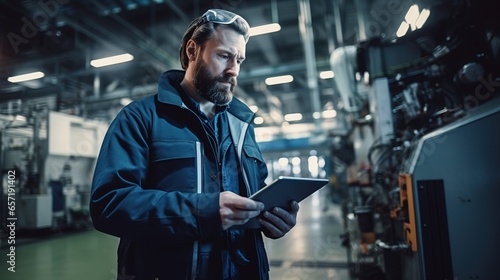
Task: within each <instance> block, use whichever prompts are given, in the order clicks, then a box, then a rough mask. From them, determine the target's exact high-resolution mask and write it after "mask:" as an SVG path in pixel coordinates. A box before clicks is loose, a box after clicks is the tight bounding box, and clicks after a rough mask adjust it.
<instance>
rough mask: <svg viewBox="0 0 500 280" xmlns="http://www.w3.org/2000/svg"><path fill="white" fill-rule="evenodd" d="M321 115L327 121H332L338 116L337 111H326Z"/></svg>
mask: <svg viewBox="0 0 500 280" xmlns="http://www.w3.org/2000/svg"><path fill="white" fill-rule="evenodd" d="M321 115H322V116H323V118H325V119H331V118H335V117H336V116H337V111H335V110H325V111H323V112H322V113H321Z"/></svg>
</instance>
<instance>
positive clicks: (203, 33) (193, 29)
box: [179, 13, 250, 70]
mask: <svg viewBox="0 0 500 280" xmlns="http://www.w3.org/2000/svg"><path fill="white" fill-rule="evenodd" d="M205 14H206V13H205ZM205 14H204V15H202V16H200V17H198V18H196V19H194V20H193V21H192V22H191V23H190V24H189V26H188V28H187V30H186V32H185V33H184V36H183V37H182V41H181V47H180V53H179V58H180V61H181V66H182V69H184V70H186V69H187V67H188V64H189V58H188V56H187V54H186V45H187V42H188V41H189V40H190V39H192V40H193V41H194V42H196V44H198V45H200V46H202V47H203V46H204V44H205V42H207V41H208V40H209V39H210V38H211V37H212V36H213V35H214V34H215V30H216V29H217V28H218V27H219V26H228V27H229V28H232V29H233V30H235V31H236V32H238V33H239V34H241V35H243V37H245V42H247V41H248V38H249V34H248V31H249V29H250V26H249V25H248V23H247V22H246V21H245V20H244V19H243V18H242V17H240V16H238V17H237V18H236V20H234V21H233V22H231V23H230V24H219V23H216V22H212V21H207V20H205V18H204V16H205Z"/></svg>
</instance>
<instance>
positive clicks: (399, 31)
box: [396, 21, 410, 37]
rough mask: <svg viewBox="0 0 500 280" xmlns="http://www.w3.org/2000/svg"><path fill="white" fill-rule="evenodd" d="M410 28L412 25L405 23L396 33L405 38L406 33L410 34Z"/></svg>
mask: <svg viewBox="0 0 500 280" xmlns="http://www.w3.org/2000/svg"><path fill="white" fill-rule="evenodd" d="M408 27H410V25H409V24H408V23H407V22H406V21H403V22H402V23H401V25H400V26H399V28H398V31H396V36H398V37H403V36H405V34H406V32H408Z"/></svg>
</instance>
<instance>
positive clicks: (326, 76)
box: [319, 71, 335, 80]
mask: <svg viewBox="0 0 500 280" xmlns="http://www.w3.org/2000/svg"><path fill="white" fill-rule="evenodd" d="M319 77H320V78H321V79H323V80H324V79H331V78H333V77H335V73H333V71H322V72H319Z"/></svg>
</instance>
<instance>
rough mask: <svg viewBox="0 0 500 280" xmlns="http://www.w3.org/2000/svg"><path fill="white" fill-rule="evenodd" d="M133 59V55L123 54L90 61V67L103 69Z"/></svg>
mask: <svg viewBox="0 0 500 280" xmlns="http://www.w3.org/2000/svg"><path fill="white" fill-rule="evenodd" d="M133 59H134V56H133V55H131V54H129V53H125V54H120V55H115V56H110V57H105V58H100V59H94V60H91V61H90V65H92V66H94V67H104V66H109V65H114V64H118V63H124V62H129V61H131V60H133Z"/></svg>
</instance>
